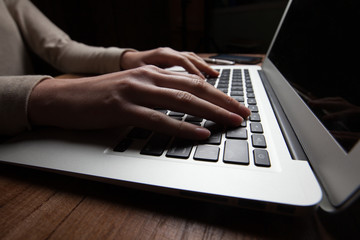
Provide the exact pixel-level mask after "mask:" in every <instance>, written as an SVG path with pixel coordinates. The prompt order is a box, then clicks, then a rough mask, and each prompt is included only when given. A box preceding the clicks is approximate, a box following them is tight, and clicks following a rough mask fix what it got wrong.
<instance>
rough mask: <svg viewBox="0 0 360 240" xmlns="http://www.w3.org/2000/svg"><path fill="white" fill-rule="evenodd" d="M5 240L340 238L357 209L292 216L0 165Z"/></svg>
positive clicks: (353, 225) (351, 227)
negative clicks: (332, 215) (328, 214)
mask: <svg viewBox="0 0 360 240" xmlns="http://www.w3.org/2000/svg"><path fill="white" fill-rule="evenodd" d="M0 193H1V195H0V239H27V240H28V239H245V238H246V239H255V238H256V239H269V238H271V239H283V238H284V239H336V238H338V237H343V238H344V239H349V237H354V236H360V235H359V228H358V227H359V223H360V221H359V212H360V211H359V209H360V208H359V207H357V209H356V211H352V212H351V213H348V214H346V215H345V216H340V217H339V218H338V219H333V218H327V217H326V216H325V215H324V216H322V215H321V214H319V213H317V214H314V215H311V216H307V217H296V218H295V217H287V216H278V215H272V214H267V213H259V212H254V211H249V210H242V209H237V208H230V207H226V206H220V205H215V204H210V203H203V202H199V201H194V200H188V199H181V198H175V197H171V196H164V195H159V194H155V193H149V192H144V191H137V190H132V189H127V188H124V187H119V186H114V185H109V184H105V183H98V182H93V181H88V180H83V179H78V178H73V177H69V176H63V175H57V174H54V173H47V172H42V171H38V170H33V169H26V168H22V167H16V166H10V165H5V164H0Z"/></svg>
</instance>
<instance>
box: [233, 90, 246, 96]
mask: <svg viewBox="0 0 360 240" xmlns="http://www.w3.org/2000/svg"><path fill="white" fill-rule="evenodd" d="M230 96H244V92H243V91H232V90H231V92H230Z"/></svg>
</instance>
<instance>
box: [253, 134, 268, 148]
mask: <svg viewBox="0 0 360 240" xmlns="http://www.w3.org/2000/svg"><path fill="white" fill-rule="evenodd" d="M251 140H252V145H253V147H260V148H266V141H265V137H264V135H260V134H253V135H251Z"/></svg>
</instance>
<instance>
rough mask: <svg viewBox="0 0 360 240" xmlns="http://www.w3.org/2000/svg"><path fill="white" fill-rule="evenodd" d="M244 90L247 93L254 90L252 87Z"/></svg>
mask: <svg viewBox="0 0 360 240" xmlns="http://www.w3.org/2000/svg"><path fill="white" fill-rule="evenodd" d="M246 92H247V93H253V92H254V90H253V89H252V88H246Z"/></svg>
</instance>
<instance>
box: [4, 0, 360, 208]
mask: <svg viewBox="0 0 360 240" xmlns="http://www.w3.org/2000/svg"><path fill="white" fill-rule="evenodd" d="M332 2H333V1H330V2H329V1H325V0H324V1H320V0H317V1H314V0H311V1H310V0H294V1H290V2H289V4H288V5H287V7H286V10H285V14H284V16H283V17H282V19H281V22H280V24H279V28H278V29H277V31H276V34H275V37H274V39H273V41H272V44H271V47H270V49H269V51H268V53H267V56H266V58H265V60H264V63H263V64H262V66H261V67H260V66H253V65H249V66H248V65H241V66H240V65H235V66H215V68H216V69H218V70H219V71H220V73H221V75H220V76H219V77H218V78H209V79H208V80H207V81H208V82H209V83H210V84H212V85H214V87H217V88H218V89H220V90H221V91H224V92H226V93H227V94H229V95H231V96H232V97H234V98H235V99H236V100H238V101H240V102H243V103H244V104H245V105H246V106H248V107H249V108H250V109H251V111H252V114H251V116H250V118H249V119H248V120H246V121H245V122H244V124H243V125H242V126H240V127H239V128H227V127H224V126H219V125H216V124H215V123H213V122H210V121H207V120H206V119H199V118H198V117H196V116H189V115H187V114H184V113H178V112H173V111H171V110H164V109H159V111H163V112H164V114H168V115H170V116H171V117H174V118H177V119H179V120H181V121H190V122H192V123H194V124H199V125H200V124H201V125H205V127H208V128H209V129H211V131H212V135H211V137H210V138H209V139H208V140H206V141H203V142H193V141H185V140H182V139H175V138H173V137H171V136H164V135H161V134H158V133H153V132H149V131H146V130H144V129H138V128H132V127H127V128H123V129H115V130H114V129H109V130H102V131H69V130H61V129H55V128H41V129H36V130H33V131H29V132H25V133H23V134H21V135H19V136H16V137H14V138H12V139H9V140H8V141H6V142H3V143H2V144H0V160H1V162H3V163H9V164H16V165H21V166H27V167H32V168H39V169H43V170H47V171H55V172H59V173H62V174H68V175H74V176H78V177H83V178H88V179H93V180H97V181H104V182H109V183H113V184H119V185H123V186H127V187H133V188H138V189H142V190H149V191H156V192H160V193H165V194H172V195H176V196H181V197H189V198H196V199H200V200H204V201H210V202H214V203H220V204H228V205H231V206H238V207H245V208H251V209H256V210H264V211H271V212H276V213H284V214H302V213H307V212H312V211H313V210H314V209H315V208H317V207H318V206H320V207H322V208H323V209H325V210H326V211H338V210H341V209H343V208H346V207H347V206H348V205H349V204H351V203H352V201H354V200H355V199H357V196H358V193H359V183H360V174H359V170H360V143H359V126H358V125H359V106H360V105H359V97H358V88H356V87H355V86H356V83H355V81H357V80H358V74H356V68H355V64H356V63H355V62H351V59H353V58H350V56H351V55H352V53H355V52H356V51H357V50H358V49H359V44H358V43H359V42H360V41H359V37H358V36H357V37H356V36H353V32H354V29H353V27H352V24H353V23H355V22H357V19H356V17H357V16H358V13H359V8H358V7H356V6H355V4H357V3H356V1H355V0H354V1H340V2H339V1H337V2H336V5H335V3H334V4H333V3H332ZM172 70H173V71H178V70H181V69H180V68H173V69H172ZM339 106H340V107H339Z"/></svg>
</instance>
